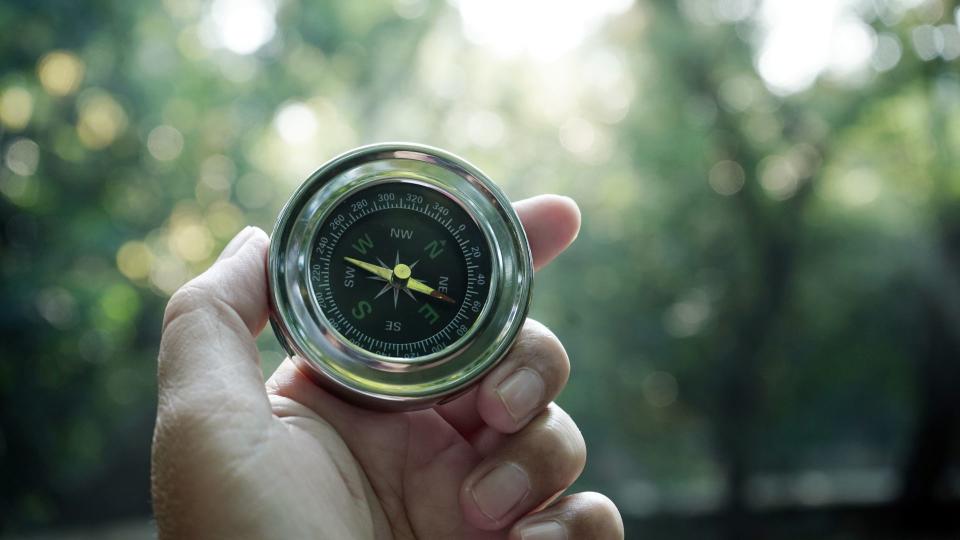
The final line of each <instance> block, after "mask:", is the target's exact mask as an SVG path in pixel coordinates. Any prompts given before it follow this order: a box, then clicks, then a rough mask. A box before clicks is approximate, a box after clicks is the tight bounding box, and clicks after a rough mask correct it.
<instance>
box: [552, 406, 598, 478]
mask: <svg viewBox="0 0 960 540" xmlns="http://www.w3.org/2000/svg"><path fill="white" fill-rule="evenodd" d="M543 417H544V419H543V422H542V424H541V429H542V430H543V433H544V436H543V443H542V446H543V451H544V452H546V453H547V454H556V455H558V457H562V458H563V462H564V463H566V464H567V465H568V466H569V467H570V468H571V469H573V470H575V471H576V472H577V473H579V472H580V471H582V470H583V467H584V466H585V465H586V461H587V445H586V441H584V439H583V434H582V433H580V429H579V428H578V427H577V424H576V423H575V422H574V421H573V419H572V418H570V415H568V414H567V413H566V412H565V411H564V410H563V409H561V408H560V407H558V406H557V405H556V404H553V403H551V404H550V406H548V407H547V410H546V411H544V415H543Z"/></svg>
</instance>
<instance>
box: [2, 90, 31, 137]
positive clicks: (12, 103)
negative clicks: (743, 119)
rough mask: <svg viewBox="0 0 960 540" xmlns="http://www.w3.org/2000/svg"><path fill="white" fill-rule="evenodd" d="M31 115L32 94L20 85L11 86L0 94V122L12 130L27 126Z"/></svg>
mask: <svg viewBox="0 0 960 540" xmlns="http://www.w3.org/2000/svg"><path fill="white" fill-rule="evenodd" d="M31 116H33V94H31V93H30V92H29V91H28V90H27V89H25V88H23V87H20V86H11V87H10V88H7V89H5V90H4V91H3V93H2V94H0V123H3V125H4V126H6V127H7V128H9V129H11V130H13V131H20V130H21V129H23V128H25V127H27V124H28V123H29V122H30V117H31Z"/></svg>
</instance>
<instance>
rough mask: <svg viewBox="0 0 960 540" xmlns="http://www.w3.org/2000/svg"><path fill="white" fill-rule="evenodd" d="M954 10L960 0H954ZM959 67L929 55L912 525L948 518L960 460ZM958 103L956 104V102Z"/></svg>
mask: <svg viewBox="0 0 960 540" xmlns="http://www.w3.org/2000/svg"><path fill="white" fill-rule="evenodd" d="M946 4H947V6H946V7H948V8H949V11H948V12H953V10H954V8H955V4H956V2H946ZM954 69H955V67H954V66H951V65H950V64H949V63H946V62H943V61H941V60H934V61H931V62H927V63H926V64H924V66H923V70H922V77H923V82H924V85H925V90H926V95H927V103H928V123H929V126H930V137H929V139H930V141H931V144H933V146H934V158H933V166H932V169H933V171H932V173H933V176H934V185H935V189H936V191H935V196H934V201H935V202H934V204H938V203H939V206H940V207H939V208H937V212H936V218H937V219H936V223H935V228H936V231H935V235H936V236H937V238H936V245H935V246H934V249H933V251H934V254H933V257H931V258H932V259H933V262H932V265H931V268H929V269H927V271H926V272H922V273H921V279H922V280H923V282H924V283H923V284H922V285H923V286H922V291H923V299H922V306H923V321H922V323H923V329H924V333H923V335H922V336H921V340H920V347H919V351H918V354H917V371H918V377H917V385H918V388H917V395H918V397H919V400H920V403H919V407H918V411H917V419H916V427H915V434H914V437H913V444H912V446H911V448H910V450H909V452H908V454H907V456H906V459H905V463H904V466H903V478H902V479H901V483H900V486H901V489H900V494H899V502H900V503H901V507H902V508H903V513H904V518H905V520H906V523H907V525H908V526H910V528H914V529H916V528H920V529H930V528H936V527H938V526H942V525H945V524H946V523H947V522H949V521H950V518H951V516H950V515H948V514H946V513H945V512H944V510H943V508H944V507H943V505H944V503H945V502H946V499H947V497H949V493H948V490H949V485H948V482H947V481H948V479H949V468H950V466H951V464H953V462H954V456H955V455H956V451H957V449H958V448H957V446H958V439H960V437H958V431H960V397H958V396H960V278H958V276H960V204H958V203H957V202H955V200H954V199H955V195H954V194H953V193H952V192H953V191H954V190H955V189H956V188H955V187H952V186H951V183H952V182H953V181H954V178H955V177H956V174H957V172H956V171H957V168H956V167H957V163H956V158H955V157H954V156H955V153H954V152H953V151H952V149H951V148H947V147H945V141H949V133H948V131H949V130H948V129H947V125H946V122H947V117H948V115H949V111H944V110H941V108H940V106H941V105H942V106H945V107H949V106H951V104H949V103H938V100H939V99H940V98H939V97H938V95H937V91H936V84H937V82H938V80H940V79H941V78H942V77H944V76H945V75H947V74H949V73H953V70H954ZM953 106H956V104H953Z"/></svg>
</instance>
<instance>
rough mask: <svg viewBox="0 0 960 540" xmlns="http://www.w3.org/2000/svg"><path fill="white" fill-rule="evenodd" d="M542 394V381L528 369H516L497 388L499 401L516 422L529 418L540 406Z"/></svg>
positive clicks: (534, 372)
mask: <svg viewBox="0 0 960 540" xmlns="http://www.w3.org/2000/svg"><path fill="white" fill-rule="evenodd" d="M543 392H544V385H543V379H542V378H541V377H540V374H539V373H537V372H536V371H534V370H532V369H530V368H521V369H518V370H517V371H516V373H514V374H513V375H511V376H509V377H507V379H506V380H505V381H503V382H501V383H500V386H498V387H497V395H498V396H500V401H502V402H503V406H504V407H506V408H507V412H508V413H510V416H512V417H513V420H514V421H516V422H519V421H521V420H523V419H524V418H526V417H527V416H529V415H530V413H532V412H533V411H534V409H536V408H537V406H538V405H540V401H541V400H543Z"/></svg>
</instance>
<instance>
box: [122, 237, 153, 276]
mask: <svg viewBox="0 0 960 540" xmlns="http://www.w3.org/2000/svg"><path fill="white" fill-rule="evenodd" d="M152 265H153V252H152V251H150V248H149V247H147V245H146V244H145V243H143V242H138V241H130V242H127V243H125V244H123V245H122V246H121V247H120V249H119V250H118V251H117V268H118V269H119V270H120V273H121V274H123V275H124V276H126V277H127V278H128V279H131V280H134V281H137V280H141V279H146V277H147V276H149V275H150V268H151V267H152Z"/></svg>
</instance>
